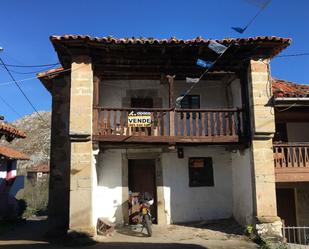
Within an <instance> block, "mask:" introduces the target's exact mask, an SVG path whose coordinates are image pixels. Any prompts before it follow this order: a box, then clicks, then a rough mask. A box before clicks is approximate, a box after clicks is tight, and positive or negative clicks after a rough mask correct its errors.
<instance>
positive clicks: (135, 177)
mask: <svg viewBox="0 0 309 249" xmlns="http://www.w3.org/2000/svg"><path fill="white" fill-rule="evenodd" d="M129 190H130V191H132V192H133V193H134V192H139V193H145V192H148V193H150V194H151V195H152V196H153V197H154V205H152V206H151V215H152V217H153V218H155V220H154V223H156V222H157V204H156V203H157V193H156V164H155V160H154V159H130V160H129Z"/></svg>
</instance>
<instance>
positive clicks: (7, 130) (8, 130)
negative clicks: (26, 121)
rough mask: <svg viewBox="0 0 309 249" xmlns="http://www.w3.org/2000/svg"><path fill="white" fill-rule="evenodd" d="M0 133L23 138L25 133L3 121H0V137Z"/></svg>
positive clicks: (0, 134)
mask: <svg viewBox="0 0 309 249" xmlns="http://www.w3.org/2000/svg"><path fill="white" fill-rule="evenodd" d="M2 135H9V136H14V137H17V138H25V137H26V134H25V133H24V132H22V131H20V130H18V129H17V128H15V127H13V126H11V125H9V124H6V123H4V122H0V137H1V136H2Z"/></svg>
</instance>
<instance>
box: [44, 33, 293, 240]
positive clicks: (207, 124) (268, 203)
mask: <svg viewBox="0 0 309 249" xmlns="http://www.w3.org/2000/svg"><path fill="white" fill-rule="evenodd" d="M51 41H52V43H53V45H54V47H55V49H56V52H57V54H58V57H59V60H60V62H61V64H62V66H63V68H60V69H56V70H52V71H49V72H46V73H42V74H39V77H40V79H41V81H42V83H43V84H44V86H45V87H46V88H47V90H48V91H49V92H50V93H51V95H52V102H53V104H52V131H51V156H50V166H51V169H50V170H51V175H50V192H49V193H50V198H49V224H50V226H51V229H53V230H54V231H58V232H59V231H66V230H70V231H80V232H85V233H88V234H91V235H93V234H95V232H96V231H95V225H96V222H97V219H98V218H99V217H104V218H107V219H109V220H112V221H115V222H116V223H119V224H123V223H126V222H128V197H129V191H133V192H135V191H138V192H144V191H147V192H150V193H152V194H153V195H154V197H155V201H156V206H155V207H154V211H153V215H154V217H155V218H156V222H157V223H158V224H170V223H180V222H188V221H197V220H211V219H221V218H230V217H234V218H235V220H236V221H237V222H238V223H239V224H241V225H243V226H246V225H248V224H257V226H256V228H257V229H258V232H261V233H265V232H267V233H268V235H274V236H280V235H281V222H280V218H279V217H278V216H277V206H276V184H275V170H274V163H273V162H274V160H273V148H272V138H273V135H274V133H275V118H274V115H273V110H272V109H273V106H272V102H271V100H272V93H271V81H270V80H269V79H270V70H269V60H270V59H272V58H273V57H274V56H276V55H277V54H278V53H280V52H281V51H282V50H283V49H285V48H286V47H287V46H288V45H289V44H290V39H286V38H279V37H255V38H240V39H223V40H217V42H218V43H220V44H223V45H225V46H229V49H228V51H227V52H226V53H225V54H224V55H223V56H221V57H220V59H219V60H218V62H217V63H216V64H215V66H214V68H213V69H212V70H211V71H210V72H209V73H208V74H207V76H206V77H204V78H203V79H202V80H201V81H200V82H199V83H198V84H197V85H196V86H195V87H194V88H193V90H192V91H191V92H190V94H189V95H187V96H186V97H184V99H183V100H182V101H181V105H180V107H179V106H175V102H176V99H177V98H179V97H180V96H181V95H182V94H183V93H184V92H185V91H186V90H187V89H188V88H190V87H191V86H192V84H190V83H186V77H199V76H200V75H201V74H202V72H203V71H204V69H202V68H200V67H198V66H196V60H197V59H198V58H201V59H205V60H212V61H214V60H215V59H216V58H217V57H218V54H216V53H215V52H214V51H213V50H212V49H210V48H209V44H210V42H211V41H210V40H206V39H202V38H196V39H193V40H177V39H175V38H171V39H169V40H158V39H146V38H141V39H135V38H132V39H116V38H111V37H106V38H105V37H103V38H97V37H89V36H74V35H64V36H52V37H51ZM168 75H169V76H168ZM173 75H175V77H173ZM132 111H135V112H133V113H132ZM136 112H143V113H140V114H141V115H142V117H136V116H135V115H136V114H137V113H136ZM142 119H144V120H142ZM143 122H144V123H143ZM137 123H142V124H145V126H146V127H134V126H136V124H137ZM147 124H149V125H147ZM140 125H141V124H140ZM137 126H139V125H137Z"/></svg>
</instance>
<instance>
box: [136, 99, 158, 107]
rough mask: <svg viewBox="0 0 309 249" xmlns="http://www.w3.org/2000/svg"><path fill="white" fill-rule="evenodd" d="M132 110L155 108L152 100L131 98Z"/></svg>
mask: <svg viewBox="0 0 309 249" xmlns="http://www.w3.org/2000/svg"><path fill="white" fill-rule="evenodd" d="M131 107H132V108H153V99H152V98H131Z"/></svg>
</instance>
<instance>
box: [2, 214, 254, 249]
mask: <svg viewBox="0 0 309 249" xmlns="http://www.w3.org/2000/svg"><path fill="white" fill-rule="evenodd" d="M141 230H142V229H141V227H139V226H130V227H125V228H122V229H117V230H116V231H115V232H114V234H113V235H112V236H109V237H105V236H97V237H96V238H94V239H93V240H88V239H71V240H69V241H67V240H62V239H61V240H57V241H53V242H51V241H48V240H46V239H45V238H44V234H45V232H46V221H45V220H44V219H42V218H34V219H31V220H28V221H26V222H23V223H21V224H19V225H18V226H17V227H15V228H14V229H13V230H11V231H9V232H7V233H5V234H3V235H0V248H1V249H30V248H31V249H40V248H51V249H54V248H55V249H56V248H69V247H82V248H85V249H88V248H89V249H107V248H108V249H110V248H111V249H132V248H137V249H142V248H143V249H161V248H163V249H207V248H210V249H212V248H214V249H216V248H238V249H241V248H248V249H250V248H258V246H257V245H256V244H254V243H252V242H251V241H249V240H248V239H247V237H245V236H243V235H241V231H240V230H239V229H237V227H236V226H235V224H234V223H233V222H231V221H229V220H228V221H221V222H220V223H207V224H203V223H198V224H190V225H186V226H181V225H170V226H158V225H153V236H152V237H147V235H146V231H145V230H144V231H143V233H142V232H141Z"/></svg>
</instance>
